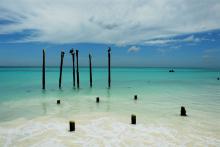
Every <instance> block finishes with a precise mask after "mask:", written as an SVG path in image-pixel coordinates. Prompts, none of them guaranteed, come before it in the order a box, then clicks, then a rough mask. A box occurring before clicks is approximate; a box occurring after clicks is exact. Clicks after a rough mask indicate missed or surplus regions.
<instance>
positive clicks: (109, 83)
mask: <svg viewBox="0 0 220 147" xmlns="http://www.w3.org/2000/svg"><path fill="white" fill-rule="evenodd" d="M110 87H111V48H110V47H109V48H108V88H110Z"/></svg>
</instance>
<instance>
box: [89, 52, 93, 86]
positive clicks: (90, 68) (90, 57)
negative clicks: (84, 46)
mask: <svg viewBox="0 0 220 147" xmlns="http://www.w3.org/2000/svg"><path fill="white" fill-rule="evenodd" d="M91 60H92V56H91V54H89V73H90V74H89V75H90V87H92V61H91Z"/></svg>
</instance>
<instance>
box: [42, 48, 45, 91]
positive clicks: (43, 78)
mask: <svg viewBox="0 0 220 147" xmlns="http://www.w3.org/2000/svg"><path fill="white" fill-rule="evenodd" d="M42 89H45V50H44V49H43V64H42Z"/></svg>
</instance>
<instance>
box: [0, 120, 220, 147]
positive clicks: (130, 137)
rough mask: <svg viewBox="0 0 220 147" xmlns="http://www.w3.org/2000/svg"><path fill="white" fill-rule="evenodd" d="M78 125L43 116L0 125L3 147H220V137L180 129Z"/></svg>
mask: <svg viewBox="0 0 220 147" xmlns="http://www.w3.org/2000/svg"><path fill="white" fill-rule="evenodd" d="M80 119H81V121H80V122H76V131H75V132H69V131H68V127H69V126H68V125H69V124H68V120H65V119H60V118H50V117H41V118H37V119H34V120H25V119H23V120H14V121H11V122H9V123H4V124H0V146H3V147H10V146H22V147H26V146H27V147H29V146H31V147H39V146H40V147H41V146H42V147H50V146H51V147H66V146H67V147H68V146H83V147H88V146H93V147H96V146H97V147H100V146H105V147H110V146H114V147H119V146H135V147H137V146H138V147H141V146H158V147H159V146H163V147H168V146H169V147H170V146H219V145H220V140H219V138H215V137H211V136H204V135H203V134H195V133H193V132H194V131H192V133H191V134H182V132H180V131H179V130H178V129H176V128H170V127H168V126H163V125H155V124H137V125H131V124H129V123H125V122H121V121H119V120H117V119H115V118H110V117H100V118H97V119H93V120H89V121H88V120H86V121H84V120H83V118H80Z"/></svg>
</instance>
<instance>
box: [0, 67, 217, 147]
mask: <svg viewBox="0 0 220 147" xmlns="http://www.w3.org/2000/svg"><path fill="white" fill-rule="evenodd" d="M168 70H169V69H167V68H112V87H111V89H108V88H107V69H106V68H94V69H93V88H90V87H89V70H88V68H80V89H79V90H78V89H74V88H73V86H72V69H71V68H64V70H63V71H64V73H63V82H62V90H59V88H58V79H59V68H47V70H46V71H47V72H46V90H45V91H43V90H41V68H0V81H1V84H0V146H220V125H219V122H220V115H219V113H220V107H219V106H220V81H218V80H217V79H216V78H217V76H219V75H218V73H219V70H214V69H186V68H182V69H178V68H177V69H175V70H176V72H175V73H169V72H168ZM135 94H137V95H138V100H137V101H134V100H133V96H134V95H135ZM97 96H99V97H100V103H99V104H97V103H95V98H96V97H97ZM57 99H61V105H57V104H56V100H57ZM182 105H183V106H185V107H186V110H187V114H188V117H180V116H179V111H180V107H181V106H182ZM131 114H135V115H136V116H137V125H130V115H131ZM69 120H74V121H76V132H75V133H70V132H68V121H69Z"/></svg>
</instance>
